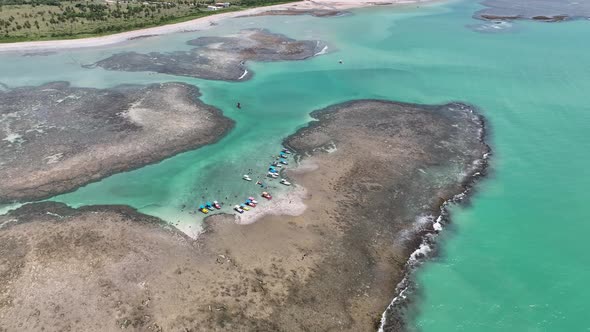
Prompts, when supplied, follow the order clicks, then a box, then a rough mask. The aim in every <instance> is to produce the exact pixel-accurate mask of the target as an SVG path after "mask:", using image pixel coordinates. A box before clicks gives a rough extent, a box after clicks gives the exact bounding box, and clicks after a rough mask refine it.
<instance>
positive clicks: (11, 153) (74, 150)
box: [0, 82, 233, 202]
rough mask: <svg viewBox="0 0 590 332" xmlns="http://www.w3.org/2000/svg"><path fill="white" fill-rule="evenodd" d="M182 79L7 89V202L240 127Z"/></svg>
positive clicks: (1, 156)
mask: <svg viewBox="0 0 590 332" xmlns="http://www.w3.org/2000/svg"><path fill="white" fill-rule="evenodd" d="M199 95H200V94H199V91H198V89H197V88H195V87H193V86H190V85H186V84H182V83H165V84H154V85H148V86H119V87H116V88H112V89H91V88H76V87H71V86H70V85H69V84H68V83H66V82H54V83H48V84H45V85H41V86H35V87H20V88H14V89H9V90H7V91H0V178H2V181H0V202H9V201H14V200H21V201H22V200H28V199H40V198H44V197H49V196H53V195H56V194H59V193H63V192H67V191H70V190H73V189H75V188H77V187H79V186H81V185H84V184H86V183H89V182H93V181H97V180H99V179H101V178H104V177H106V176H108V175H111V174H113V173H116V172H121V171H126V170H129V169H133V168H137V167H141V166H144V165H146V164H149V163H153V162H157V161H160V160H162V159H164V158H167V157H170V156H173V155H175V154H177V153H179V152H182V151H186V150H190V149H194V148H196V147H199V146H202V145H205V144H210V143H212V142H214V141H216V140H217V139H219V138H220V137H222V136H223V135H224V134H225V133H226V132H227V131H228V130H230V129H231V128H232V126H233V121H232V120H230V119H228V118H226V117H224V116H223V115H222V114H221V112H220V111H219V110H218V109H215V108H213V107H211V106H208V105H205V104H203V103H202V102H200V101H199V99H198V97H199Z"/></svg>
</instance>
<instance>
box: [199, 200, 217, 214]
mask: <svg viewBox="0 0 590 332" xmlns="http://www.w3.org/2000/svg"><path fill="white" fill-rule="evenodd" d="M214 208H215V209H217V210H219V209H221V204H219V202H218V201H213V203H211V202H207V203H205V204H204V205H201V206H199V211H201V212H203V213H204V214H207V213H209V211H212V210H213V209H214Z"/></svg>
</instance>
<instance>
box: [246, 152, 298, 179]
mask: <svg viewBox="0 0 590 332" xmlns="http://www.w3.org/2000/svg"><path fill="white" fill-rule="evenodd" d="M288 154H291V151H289V150H288V149H282V150H281V152H280V153H279V156H278V157H277V160H275V161H273V162H272V163H271V164H270V167H269V168H268V172H267V173H266V176H267V177H269V178H272V179H276V178H278V177H279V170H278V168H282V167H283V166H284V165H289V162H288V161H287V157H288V156H287V155H288ZM242 179H244V180H246V181H252V178H251V177H250V175H248V174H244V176H243V177H242ZM279 183H280V184H282V185H285V186H290V185H291V182H289V181H287V180H286V179H281V180H280V181H279Z"/></svg>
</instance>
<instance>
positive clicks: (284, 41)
mask: <svg viewBox="0 0 590 332" xmlns="http://www.w3.org/2000/svg"><path fill="white" fill-rule="evenodd" d="M188 44H189V45H193V46H196V48H193V49H192V50H190V51H176V52H170V53H160V52H152V53H148V54H142V53H137V52H124V53H119V54H115V55H113V56H111V57H109V58H106V59H103V60H100V61H98V62H96V63H95V64H93V65H90V66H87V67H94V66H98V67H102V68H104V69H107V70H120V71H151V72H157V73H163V74H171V75H179V76H190V77H198V78H204V79H210V80H226V81H238V80H247V79H248V78H250V77H251V76H252V71H251V70H247V66H246V61H292V60H304V59H307V58H310V57H313V56H314V55H316V54H318V53H319V52H321V51H322V50H323V49H324V47H325V46H326V45H325V43H323V42H321V41H316V40H294V39H291V38H288V37H286V36H284V35H280V34H274V33H271V32H269V31H268V30H261V29H247V30H242V31H241V32H240V33H239V34H237V35H232V36H227V37H200V38H197V39H193V40H190V41H188Z"/></svg>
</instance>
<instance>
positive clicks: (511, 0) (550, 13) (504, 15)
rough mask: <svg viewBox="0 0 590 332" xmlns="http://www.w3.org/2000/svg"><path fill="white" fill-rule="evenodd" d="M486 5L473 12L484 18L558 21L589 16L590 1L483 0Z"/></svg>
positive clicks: (477, 16)
mask: <svg viewBox="0 0 590 332" xmlns="http://www.w3.org/2000/svg"><path fill="white" fill-rule="evenodd" d="M481 4H482V5H484V6H486V7H488V8H484V9H482V10H480V11H478V12H476V13H475V15H474V16H475V17H476V18H479V19H484V20H492V21H494V20H495V21H497V20H503V21H511V20H518V19H526V20H535V21H544V22H559V21H566V20H572V19H578V18H590V2H588V1H572V0H565V1H562V0H485V1H483V2H482V3H481Z"/></svg>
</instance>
